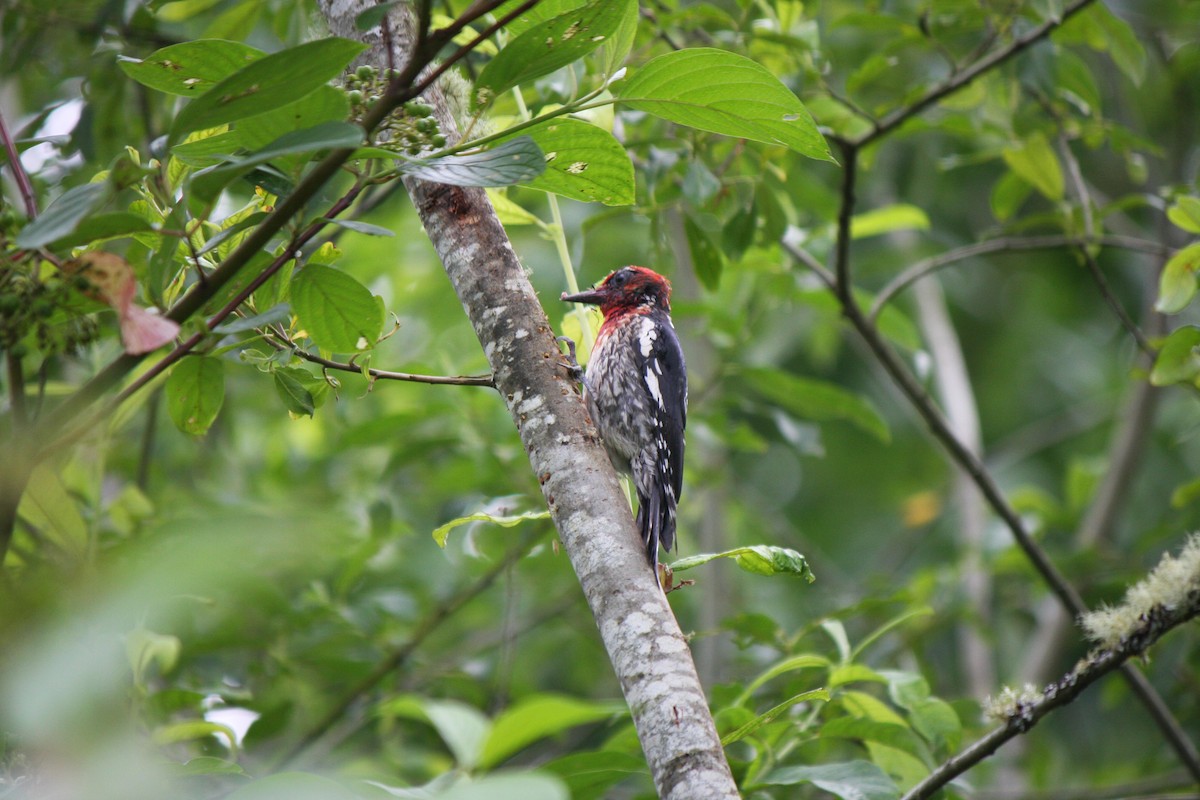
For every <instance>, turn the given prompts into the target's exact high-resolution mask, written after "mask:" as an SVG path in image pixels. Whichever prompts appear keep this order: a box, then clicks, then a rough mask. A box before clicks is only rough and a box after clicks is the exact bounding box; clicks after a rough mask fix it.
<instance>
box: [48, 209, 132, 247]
mask: <svg viewBox="0 0 1200 800" xmlns="http://www.w3.org/2000/svg"><path fill="white" fill-rule="evenodd" d="M152 230H154V226H153V225H151V224H150V221H149V220H147V219H146V218H145V217H143V216H141V215H140V214H131V213H129V212H128V211H115V212H113V213H111V214H94V215H92V216H90V217H87V218H86V219H84V220H83V221H82V222H80V223H79V225H78V227H76V228H75V231H74V232H73V233H71V234H69V235H67V236H64V237H63V238H61V239H58V240H56V241H54V242H52V243H51V244H50V247H51V249H54V250H68V249H70V248H72V247H80V246H82V245H85V244H90V243H93V242H101V241H104V240H105V239H117V238H120V237H123V236H129V235H130V234H133V233H142V232H144V231H152Z"/></svg>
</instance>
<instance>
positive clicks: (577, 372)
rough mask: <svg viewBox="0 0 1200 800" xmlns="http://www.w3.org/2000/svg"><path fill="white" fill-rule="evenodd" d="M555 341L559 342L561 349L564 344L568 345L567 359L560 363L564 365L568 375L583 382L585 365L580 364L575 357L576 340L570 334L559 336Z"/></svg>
mask: <svg viewBox="0 0 1200 800" xmlns="http://www.w3.org/2000/svg"><path fill="white" fill-rule="evenodd" d="M554 341H556V342H558V344H559V347H560V350H561V347H562V345H566V346H567V352H566V356H567V360H566V361H560V362H558V363H559V364H561V365H562V367H563V369H565V370H566V371H567V374H568V375H570V376H571V377H572V378H574V379H575V380H576V381H578V382H579V383H583V367H581V366H579V362H578V361H577V360H576V359H575V340H574V339H572V338H571V337H570V336H558V337H556V338H555V340H554Z"/></svg>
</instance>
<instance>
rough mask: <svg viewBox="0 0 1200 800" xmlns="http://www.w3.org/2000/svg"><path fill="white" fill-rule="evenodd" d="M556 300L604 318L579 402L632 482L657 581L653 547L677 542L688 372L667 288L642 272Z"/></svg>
mask: <svg viewBox="0 0 1200 800" xmlns="http://www.w3.org/2000/svg"><path fill="white" fill-rule="evenodd" d="M562 299H563V300H567V301H570V302H572V303H589V304H592V305H598V306H600V310H601V311H602V312H603V313H604V324H603V325H601V326H600V332H599V333H598V334H597V335H596V343H595V345H594V346H593V347H592V355H591V358H590V359H589V361H588V365H587V372H586V374H585V375H584V381H583V385H584V396H585V397H586V398H587V404H588V411H589V412H590V413H591V416H592V421H593V422H594V423H595V424H596V429H597V430H598V431H599V432H600V437H601V438H602V439H603V440H604V447H605V449H606V450H608V457H609V459H610V460H611V461H612V463H613V466H614V467H616V469H617V470H618V471H619V472H623V473H625V474H626V475H630V476H632V478H633V485H634V488H635V489H636V490H637V496H638V512H637V525H638V529H639V530H640V531H641V534H642V541H643V542H644V543H645V545H646V554H647V555H648V556H649V559H650V566H651V568H652V569H653V570H654V576H655V578H656V579H659V575H658V546H659V544H660V543H661V544H662V547H663V549H664V550H670V549H671V546H672V544H674V542H675V508H676V504H677V503H678V502H679V493H680V491H681V490H682V488H683V429H684V427H686V425H687V394H688V389H687V365H686V364H685V363H684V360H683V350H682V348H680V346H679V338H678V337H677V336H676V335H675V328H674V327H672V325H671V284H670V283H669V282H668V281H667V279H666V278H664V277H663V276H661V275H659V274H658V273H657V272H654V271H653V270H649V269H646V268H645V267H622V268H621V269H619V270H617V271H616V272H613V273H612V274H610V275H609V276H608V277H607V278H605V279H604V280H603V281H602V282H601V283H600V284H599V285H598V286H597V287H596V288H594V289H591V290H590V291H586V292H580V293H579V294H570V295H569V294H565V293H564V294H563V296H562Z"/></svg>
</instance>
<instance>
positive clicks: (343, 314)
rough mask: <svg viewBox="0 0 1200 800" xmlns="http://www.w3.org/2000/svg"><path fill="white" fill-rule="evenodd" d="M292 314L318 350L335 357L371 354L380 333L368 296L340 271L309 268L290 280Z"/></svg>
mask: <svg viewBox="0 0 1200 800" xmlns="http://www.w3.org/2000/svg"><path fill="white" fill-rule="evenodd" d="M291 297H292V310H293V311H295V313H296V316H297V317H299V319H300V324H301V326H303V328H304V330H306V331H307V332H308V335H309V336H310V337H311V338H312V340H313V341H314V342H316V343H317V345H318V346H320V347H322V348H325V349H327V350H332V351H334V352H336V353H358V352H361V351H364V350H370V349H371V348H372V347H374V346H375V342H376V341H377V340H378V339H379V334H380V333H381V332H382V331H383V318H384V315H383V312H382V311H381V310H380V308H379V305H378V304H377V303H376V302H375V298H374V297H372V296H371V292H370V291H369V290H368V289H367V288H366V287H365V286H363V285H362V284H361V283H359V282H358V281H356V280H355V279H354V278H352V277H350V276H349V275H347V274H346V273H345V272H342V271H341V270H337V269H333V268H332V267H326V266H323V265H320V264H308V265H307V266H306V267H304V269H302V270H300V271H299V272H298V273H297V274H296V277H295V278H293V279H292V288H291Z"/></svg>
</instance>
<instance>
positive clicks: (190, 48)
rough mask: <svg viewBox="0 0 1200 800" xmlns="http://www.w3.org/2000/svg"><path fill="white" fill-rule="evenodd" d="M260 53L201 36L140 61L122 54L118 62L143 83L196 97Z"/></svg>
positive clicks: (252, 49)
mask: <svg viewBox="0 0 1200 800" xmlns="http://www.w3.org/2000/svg"><path fill="white" fill-rule="evenodd" d="M263 55H264V53H263V51H261V50H259V49H257V48H254V47H251V46H250V45H247V44H242V43H240V42H227V41H224V40H222V39H200V40H197V41H194V42H183V43H181V44H173V45H171V46H169V47H164V48H162V49H161V50H156V51H155V52H153V53H151V54H150V55H148V56H146V58H145V59H142V60H138V59H136V58H127V57H125V56H122V57H121V58H120V60H119V61H118V62H117V64H118V66H120V67H121V69H122V70H123V71H124V72H125V74H126V75H128V76H129V77H131V78H133V79H134V80H135V81H137V82H138V83H140V84H142V85H143V86H149V87H150V88H151V89H157V90H158V91H160V92H166V93H168V94H178V95H183V96H184V97H199V96H200V95H202V94H204V93H205V92H207V91H208V90H209V89H211V88H212V87H214V86H216V85H217V84H218V83H220V82H221V81H223V80H224V79H225V78H228V77H229V76H230V75H232V74H234V73H235V72H237V71H238V70H240V69H243V68H245V67H247V66H249V65H250V64H252V63H254V62H255V61H257V60H259V59H260V58H262V57H263Z"/></svg>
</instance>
